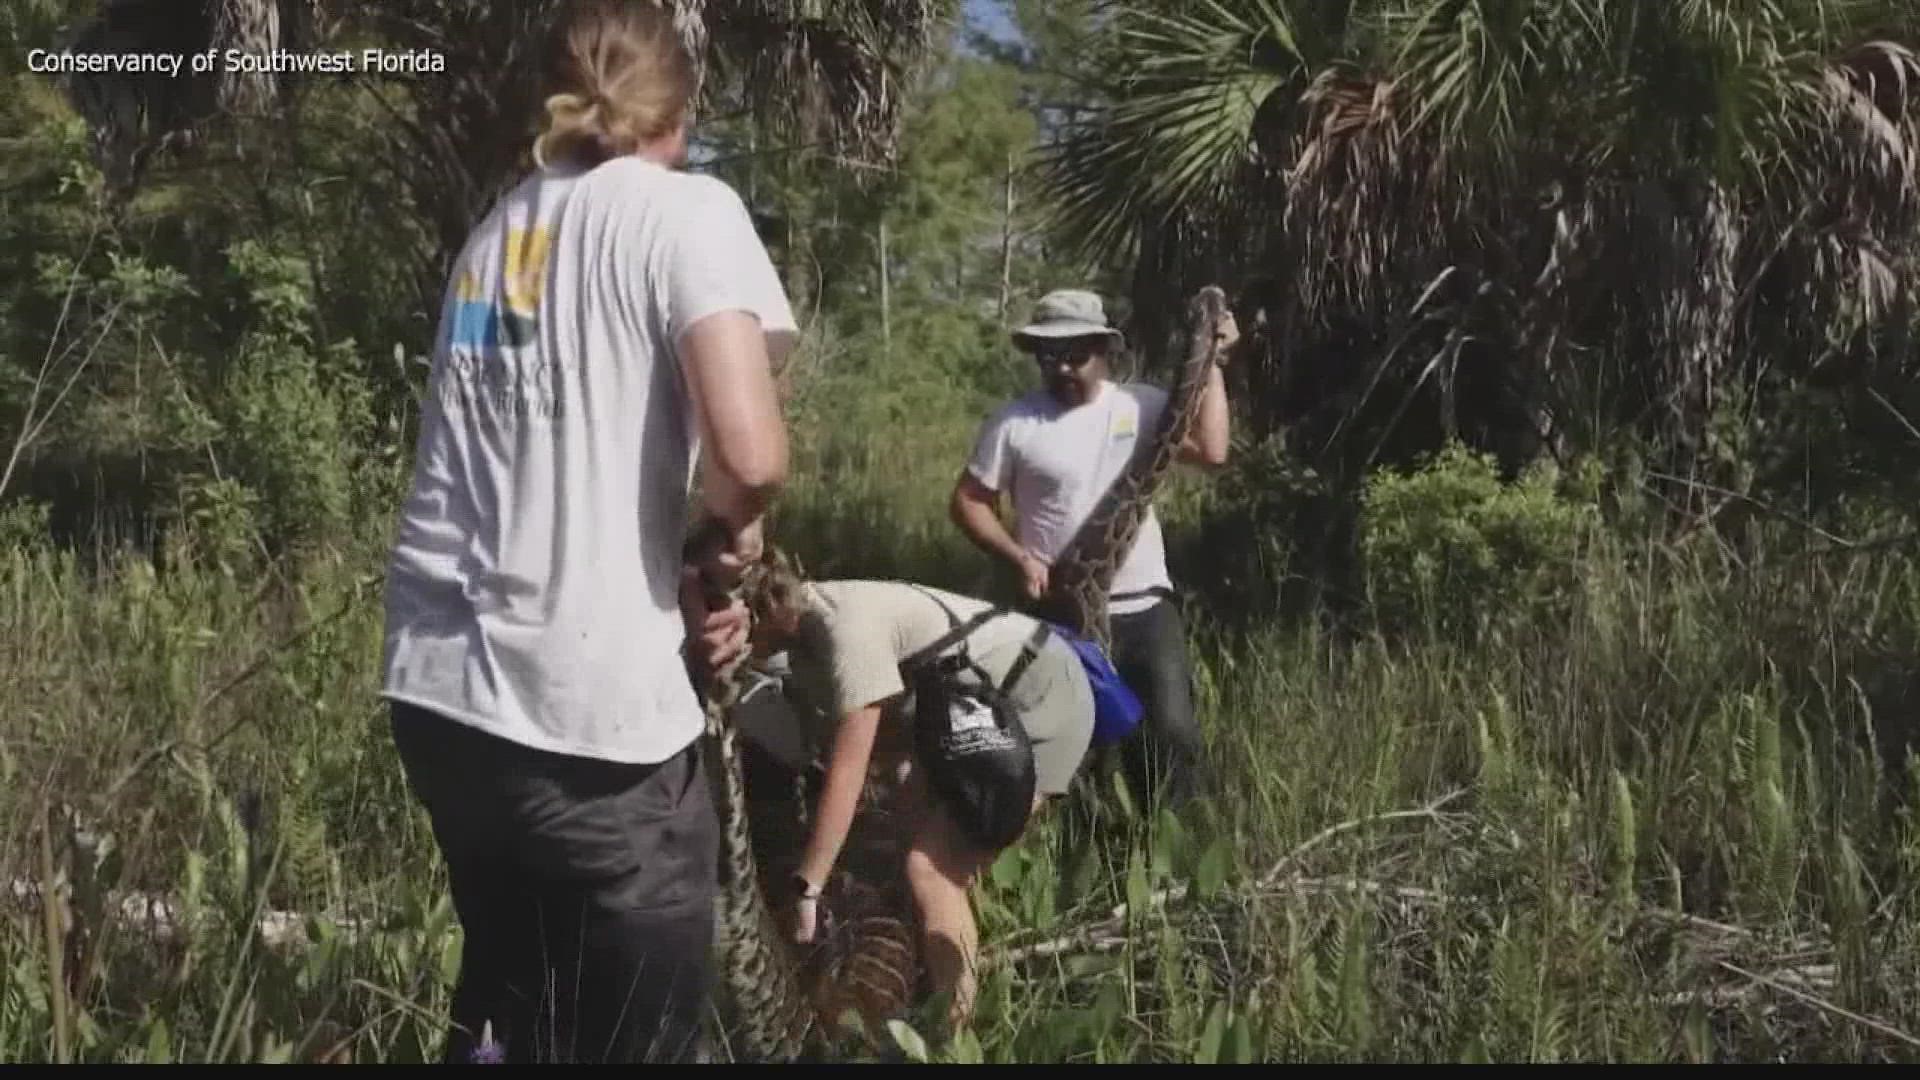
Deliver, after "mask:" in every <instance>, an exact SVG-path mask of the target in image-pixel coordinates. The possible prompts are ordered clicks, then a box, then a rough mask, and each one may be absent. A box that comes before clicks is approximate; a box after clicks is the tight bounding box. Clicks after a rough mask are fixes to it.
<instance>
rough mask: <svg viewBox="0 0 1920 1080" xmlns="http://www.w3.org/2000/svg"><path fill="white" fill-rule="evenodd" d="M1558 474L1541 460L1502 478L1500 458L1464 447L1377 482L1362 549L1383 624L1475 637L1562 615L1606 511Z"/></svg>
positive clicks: (1365, 513) (1365, 516)
mask: <svg viewBox="0 0 1920 1080" xmlns="http://www.w3.org/2000/svg"><path fill="white" fill-rule="evenodd" d="M1555 480H1556V477H1555V474H1554V473H1553V471H1552V470H1550V469H1544V468H1536V469H1532V470H1529V471H1528V472H1527V473H1525V474H1524V475H1522V476H1521V477H1520V478H1518V479H1517V480H1515V481H1513V482H1511V483H1508V482H1505V481H1503V480H1502V479H1501V477H1500V474H1499V470H1498V466H1497V465H1496V464H1495V462H1494V461H1493V459H1492V458H1491V457H1489V456H1486V455H1482V454H1475V453H1472V452H1470V451H1468V450H1466V449H1464V448H1462V447H1459V446H1450V447H1448V448H1447V449H1446V450H1444V451H1442V452H1441V453H1440V454H1438V455H1437V456H1436V457H1435V458H1434V459H1433V460H1432V461H1431V462H1429V463H1427V464H1426V465H1424V466H1423V467H1421V468H1420V469H1418V470H1416V471H1414V472H1413V473H1411V474H1399V473H1392V472H1382V473H1380V474H1378V475H1376V476H1374V477H1372V478H1370V479H1369V480H1368V483H1367V488H1366V493H1365V495H1364V499H1363V504H1362V509H1361V526H1360V532H1361V535H1360V545H1361V556H1362V559H1363V560H1364V567H1365V569H1364V576H1365V581H1366V590H1367V599H1368V603H1369V605H1370V606H1371V608H1372V610H1373V613H1374V616H1375V618H1376V619H1377V620H1378V621H1379V623H1380V625H1381V626H1382V627H1384V628H1389V629H1412V628H1425V629H1430V630H1433V631H1435V632H1437V633H1440V634H1444V635H1447V636H1450V637H1465V638H1478V637H1480V636H1481V635H1483V634H1485V633H1487V632H1489V631H1497V630H1498V629H1499V628H1500V627H1502V626H1507V625H1511V624H1512V623H1513V621H1514V620H1531V619H1540V618H1553V617H1564V616H1565V615H1566V614H1567V610H1568V608H1567V605H1568V602H1569V601H1570V600H1571V598H1572V595H1573V592H1574V589H1575V587H1576V586H1577V584H1578V566H1579V560H1580V551H1581V548H1582V546H1583V542H1584V541H1585V540H1586V539H1587V538H1588V537H1589V536H1590V535H1591V533H1590V530H1591V529H1592V528H1593V527H1595V526H1596V525H1597V524H1598V515H1597V512H1596V510H1595V508H1594V507H1593V506H1592V505H1591V504H1589V503H1584V502H1577V501H1574V500H1573V499H1570V498H1567V497H1565V496H1563V495H1562V494H1561V493H1560V492H1559V491H1558V490H1557V487H1556V483H1555Z"/></svg>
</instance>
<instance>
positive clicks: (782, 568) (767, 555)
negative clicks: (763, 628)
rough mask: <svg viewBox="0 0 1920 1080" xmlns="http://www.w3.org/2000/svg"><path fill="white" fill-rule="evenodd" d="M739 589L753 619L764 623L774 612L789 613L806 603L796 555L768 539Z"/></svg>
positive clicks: (805, 589)
mask: <svg viewBox="0 0 1920 1080" xmlns="http://www.w3.org/2000/svg"><path fill="white" fill-rule="evenodd" d="M741 591H742V593H743V595H742V597H741V599H742V600H744V601H745V602H746V605H747V610H748V611H750V612H752V614H753V621H754V622H756V623H766V622H769V621H771V620H772V619H773V617H774V616H775V615H776V614H780V615H786V614H792V613H794V612H796V611H797V610H799V609H802V608H804V607H805V606H806V602H807V578H806V574H805V572H804V571H803V570H802V568H801V566H800V560H799V558H798V557H796V556H794V555H793V554H791V553H790V552H788V551H786V550H784V549H782V548H780V547H778V546H777V545H775V544H773V543H771V542H769V543H767V544H766V545H765V546H764V547H763V548H762V549H761V554H760V561H759V562H758V563H756V564H754V566H753V569H752V570H751V571H750V572H749V574H748V576H747V580H746V582H745V587H744V588H743V589H742V590H741Z"/></svg>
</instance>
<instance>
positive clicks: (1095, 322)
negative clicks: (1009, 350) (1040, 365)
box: [1013, 289, 1126, 350]
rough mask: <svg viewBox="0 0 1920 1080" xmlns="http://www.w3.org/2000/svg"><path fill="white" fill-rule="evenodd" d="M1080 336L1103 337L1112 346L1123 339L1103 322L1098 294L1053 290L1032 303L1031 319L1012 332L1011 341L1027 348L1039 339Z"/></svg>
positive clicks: (1104, 318)
mask: <svg viewBox="0 0 1920 1080" xmlns="http://www.w3.org/2000/svg"><path fill="white" fill-rule="evenodd" d="M1081 337H1106V338H1109V339H1111V340H1112V342H1113V345H1114V347H1115V348H1118V347H1119V346H1120V345H1122V344H1123V343H1124V342H1125V340H1126V339H1125V337H1124V336H1123V335H1122V334H1121V333H1120V331H1118V330H1116V329H1114V328H1113V326H1112V325H1111V324H1109V323H1108V322H1107V311H1106V307H1105V306H1104V305H1103V304H1102V303H1101V302H1100V297H1099V294H1097V293H1092V292H1089V291H1087V290H1085V289H1055V290H1054V291H1052V292H1050V293H1048V294H1047V295H1045V296H1043V297H1041V298H1040V302H1039V303H1037V304H1035V305H1034V307H1033V317H1032V319H1031V320H1030V321H1029V322H1028V323H1027V325H1025V326H1023V327H1021V328H1020V329H1018V330H1015V331H1014V332H1013V343H1014V344H1015V345H1018V346H1020V347H1021V348H1023V349H1029V350H1031V349H1032V348H1033V347H1034V346H1035V345H1037V344H1039V343H1040V342H1042V341H1058V340H1061V339H1063V338H1081Z"/></svg>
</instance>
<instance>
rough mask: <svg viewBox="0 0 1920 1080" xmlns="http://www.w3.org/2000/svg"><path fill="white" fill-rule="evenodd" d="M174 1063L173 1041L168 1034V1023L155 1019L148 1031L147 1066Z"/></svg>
mask: <svg viewBox="0 0 1920 1080" xmlns="http://www.w3.org/2000/svg"><path fill="white" fill-rule="evenodd" d="M172 1061H173V1039H172V1038H171V1037H170V1036H169V1034H168V1032H167V1022H166V1021H165V1020H163V1019H160V1018H159V1017H155V1018H154V1020H153V1025H152V1026H151V1027H150V1028H148V1030H147V1064H149V1065H160V1064H171V1063H172Z"/></svg>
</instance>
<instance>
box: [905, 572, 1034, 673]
mask: <svg viewBox="0 0 1920 1080" xmlns="http://www.w3.org/2000/svg"><path fill="white" fill-rule="evenodd" d="M913 587H914V588H915V589H919V590H920V592H921V593H923V594H925V595H926V597H927V599H929V600H932V601H933V602H934V603H936V604H939V605H940V610H941V611H943V612H946V615H947V622H948V623H950V624H951V625H952V628H951V629H949V630H948V631H947V632H946V633H945V634H943V635H941V637H940V638H939V639H938V640H936V641H934V642H933V643H932V644H931V645H928V646H926V647H925V648H923V649H920V650H919V651H918V652H915V653H914V654H913V655H912V656H910V657H908V658H907V659H906V660H905V661H903V662H902V664H903V666H912V665H915V664H918V663H920V662H922V660H924V659H925V658H926V657H930V656H938V655H939V654H940V653H942V652H944V651H946V649H947V648H949V647H950V646H952V645H953V643H954V642H956V641H959V640H961V639H962V638H965V637H966V636H967V635H968V634H971V633H973V632H974V631H975V630H978V629H979V628H980V627H982V626H985V625H986V624H987V623H988V622H990V621H992V620H994V619H996V618H999V617H1000V616H1001V615H1004V614H1006V613H1007V612H1008V610H1009V609H1008V608H1004V607H1000V606H997V605H996V606H994V607H990V608H988V609H987V610H985V611H982V612H979V613H978V614H976V615H974V616H973V617H972V618H970V619H968V620H967V621H966V622H964V623H963V622H961V621H960V620H959V619H958V618H956V617H955V616H954V614H953V609H952V608H950V607H948V606H947V605H946V604H945V603H944V602H943V601H942V600H941V599H940V598H939V597H937V596H935V595H933V594H932V593H930V592H927V590H926V589H923V588H921V587H920V586H919V585H915V586H913ZM1034 623H1035V626H1034V630H1033V633H1032V634H1031V635H1029V636H1028V638H1027V640H1026V642H1025V643H1023V644H1022V646H1021V648H1020V658H1019V659H1018V660H1015V661H1014V662H1013V665H1012V666H1011V667H1009V668H1008V669H1007V677H1006V678H1005V679H1002V680H1001V681H1000V686H999V690H1000V691H1001V692H1003V693H1004V692H1005V691H1006V690H1007V688H1008V687H1010V686H1012V685H1013V684H1014V683H1015V682H1017V681H1018V680H1019V678H1020V676H1021V675H1024V674H1026V670H1027V666H1028V665H1029V664H1032V663H1033V661H1034V659H1035V658H1036V657H1037V656H1039V654H1040V648H1041V646H1042V645H1044V644H1046V640H1047V637H1048V635H1050V634H1052V633H1053V628H1052V627H1050V626H1048V625H1047V624H1046V623H1045V622H1043V621H1041V620H1039V619H1035V620H1034ZM967 666H968V667H971V668H972V669H973V670H974V672H975V673H977V674H978V675H979V676H980V678H981V679H982V680H984V681H985V682H987V683H988V684H989V685H991V684H992V682H993V680H992V679H991V678H990V677H989V676H988V675H987V673H986V672H985V671H983V670H982V669H981V668H980V665H978V664H976V663H974V662H973V660H972V658H971V657H969V658H968V659H967Z"/></svg>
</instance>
